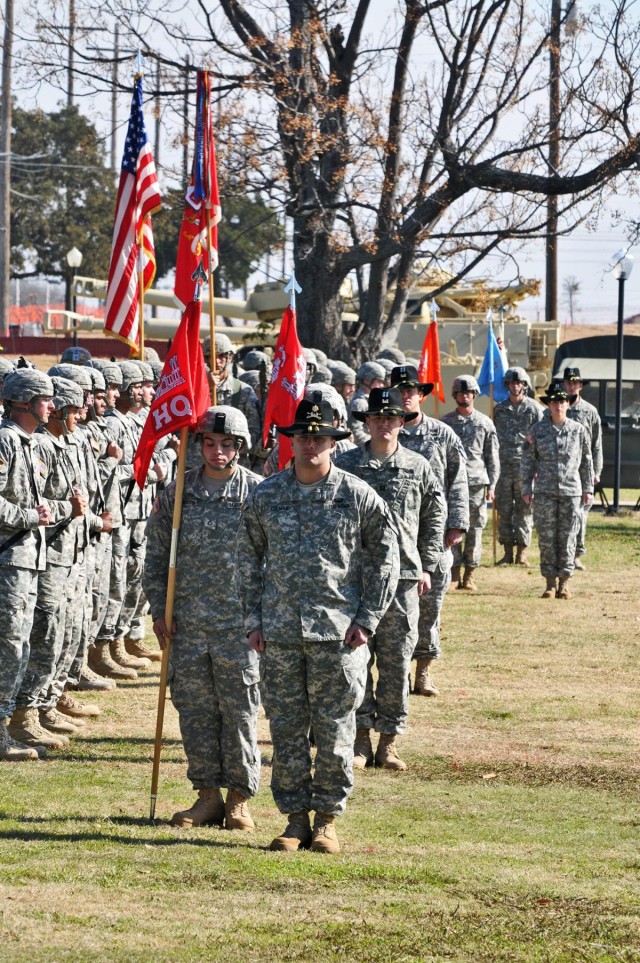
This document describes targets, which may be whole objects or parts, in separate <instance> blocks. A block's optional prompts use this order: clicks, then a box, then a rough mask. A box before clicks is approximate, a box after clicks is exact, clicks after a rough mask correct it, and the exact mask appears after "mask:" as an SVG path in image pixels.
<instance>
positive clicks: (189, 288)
mask: <svg viewBox="0 0 640 963" xmlns="http://www.w3.org/2000/svg"><path fill="white" fill-rule="evenodd" d="M207 211H209V218H208V220H209V221H210V222H211V251H209V242H208V237H207V234H208V224H207ZM221 216H222V210H221V208H220V197H219V195H218V174H217V170H216V148H215V143H214V139H213V126H212V124H211V84H210V79H209V74H208V73H207V72H206V71H204V70H199V71H198V97H197V109H196V138H195V150H194V155H193V167H192V169H191V177H190V179H189V187H188V188H187V194H186V197H185V201H184V211H183V213H182V223H181V225H180V236H179V238H178V255H177V258H176V280H175V284H174V288H173V293H174V295H175V297H176V300H177V301H178V302H179V303H180V305H181V306H182V307H183V308H184V307H185V305H186V304H188V303H189V301H190V300H191V298H192V297H193V281H192V280H191V278H192V276H193V273H194V271H195V270H196V268H197V267H198V264H199V263H200V261H201V260H202V266H203V268H204V270H205V271H206V272H207V273H209V272H210V271H215V269H216V268H217V267H218V227H217V225H218V222H219V221H220V218H221ZM209 255H210V256H209Z"/></svg>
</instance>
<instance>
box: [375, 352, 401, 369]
mask: <svg viewBox="0 0 640 963" xmlns="http://www.w3.org/2000/svg"><path fill="white" fill-rule="evenodd" d="M381 358H382V359H384V360H386V361H393V366H394V368H395V367H396V366H397V365H399V364H406V363H407V357H406V355H405V353H404V351H401V350H400V348H383V349H382V351H380V352H378V357H377V358H376V361H379V360H380V359H381Z"/></svg>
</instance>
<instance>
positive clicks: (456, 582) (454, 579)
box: [451, 565, 462, 589]
mask: <svg viewBox="0 0 640 963" xmlns="http://www.w3.org/2000/svg"><path fill="white" fill-rule="evenodd" d="M451 584H452V585H453V586H455V588H457V589H458V588H460V585H461V584H462V583H461V582H460V566H459V565H452V566H451Z"/></svg>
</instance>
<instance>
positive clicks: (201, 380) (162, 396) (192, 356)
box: [133, 301, 210, 488]
mask: <svg viewBox="0 0 640 963" xmlns="http://www.w3.org/2000/svg"><path fill="white" fill-rule="evenodd" d="M201 312H202V306H201V303H200V301H192V302H191V303H190V304H189V305H188V306H187V309H186V311H185V312H184V314H183V316H182V321H181V322H180V325H179V327H178V330H177V331H176V335H175V338H174V339H173V344H172V345H171V350H170V352H169V354H168V355H167V360H166V361H165V363H164V367H163V369H162V374H161V376H160V381H159V382H158V388H157V390H156V393H155V397H154V399H153V403H152V405H151V408H150V409H149V415H148V417H147V420H146V422H145V425H144V428H143V430H142V435H141V436H140V441H139V442H138V447H137V449H136V453H135V457H134V460H133V473H134V476H135V479H136V481H137V483H138V485H139V486H140V488H144V485H145V482H146V479H147V472H148V471H149V465H150V464H151V459H152V457H153V451H154V448H155V446H156V444H157V443H158V441H159V440H160V438H163V437H164V436H165V435H168V434H171V433H173V432H175V431H178V430H179V429H180V428H185V427H186V428H190V427H193V426H194V425H196V424H197V422H198V419H199V418H200V417H201V416H202V415H203V414H204V412H205V411H206V410H207V408H208V407H209V401H210V398H209V385H208V382H207V372H206V368H205V364H204V358H203V355H202V347H201V345H200V316H201Z"/></svg>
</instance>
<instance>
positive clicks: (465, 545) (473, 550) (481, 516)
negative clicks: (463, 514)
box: [452, 485, 487, 568]
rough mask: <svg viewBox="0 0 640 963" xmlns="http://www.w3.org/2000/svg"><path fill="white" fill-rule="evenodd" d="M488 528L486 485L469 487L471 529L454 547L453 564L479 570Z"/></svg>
mask: <svg viewBox="0 0 640 963" xmlns="http://www.w3.org/2000/svg"><path fill="white" fill-rule="evenodd" d="M486 526H487V494H486V485H470V486H469V528H468V529H467V532H466V533H465V534H464V535H463V537H462V541H461V542H460V544H459V545H454V546H453V549H452V552H453V564H454V565H465V566H466V567H467V568H478V566H479V565H480V559H481V558H482V533H483V531H484V530H485V528H486Z"/></svg>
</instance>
